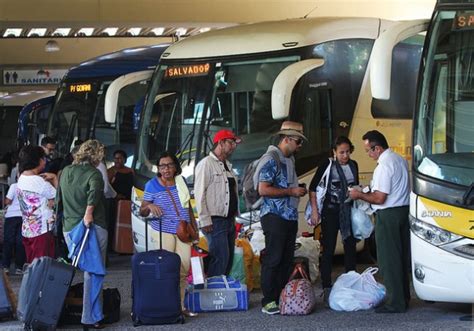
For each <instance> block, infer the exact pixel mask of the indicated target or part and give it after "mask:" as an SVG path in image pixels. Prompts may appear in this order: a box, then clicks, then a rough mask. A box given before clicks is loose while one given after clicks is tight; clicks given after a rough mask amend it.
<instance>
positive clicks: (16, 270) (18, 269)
mask: <svg viewBox="0 0 474 331" xmlns="http://www.w3.org/2000/svg"><path fill="white" fill-rule="evenodd" d="M15 274H17V275H23V270H21V269H20V268H17V269H15Z"/></svg>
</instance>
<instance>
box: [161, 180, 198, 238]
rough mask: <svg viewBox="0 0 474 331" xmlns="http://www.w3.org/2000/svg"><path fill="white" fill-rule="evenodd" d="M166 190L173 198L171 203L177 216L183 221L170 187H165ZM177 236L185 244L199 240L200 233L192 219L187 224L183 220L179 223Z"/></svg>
mask: <svg viewBox="0 0 474 331" xmlns="http://www.w3.org/2000/svg"><path fill="white" fill-rule="evenodd" d="M165 189H166V192H167V193H168V195H169V196H170V198H171V202H172V203H173V206H174V210H175V211H176V215H177V216H178V218H180V219H181V215H180V214H179V209H178V206H177V205H176V201H174V197H173V194H171V191H170V189H169V188H168V186H166V185H165ZM190 206H191V205H190ZM176 235H177V236H178V239H179V240H181V241H182V242H184V243H189V242H193V241H194V240H198V239H199V232H198V230H197V226H195V224H194V222H193V220H192V219H190V221H189V222H186V221H185V220H183V219H181V220H180V221H179V224H178V228H177V229H176Z"/></svg>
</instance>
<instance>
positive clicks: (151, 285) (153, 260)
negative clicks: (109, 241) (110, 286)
mask: <svg viewBox="0 0 474 331" xmlns="http://www.w3.org/2000/svg"><path fill="white" fill-rule="evenodd" d="M161 242H162V237H161V219H160V249H159V250H153V251H148V219H145V247H146V251H145V252H143V253H136V254H135V255H133V256H132V321H133V325H134V326H138V325H156V324H172V323H184V316H183V314H182V311H181V296H180V290H179V286H180V285H179V273H180V269H181V258H180V257H179V255H178V254H176V253H173V252H168V251H166V250H164V249H163V246H162V243H161Z"/></svg>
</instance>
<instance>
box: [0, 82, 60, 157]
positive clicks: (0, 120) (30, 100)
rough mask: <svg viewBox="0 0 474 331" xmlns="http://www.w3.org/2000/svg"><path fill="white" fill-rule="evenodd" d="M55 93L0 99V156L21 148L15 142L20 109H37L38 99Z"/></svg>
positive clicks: (47, 92)
mask: <svg viewBox="0 0 474 331" xmlns="http://www.w3.org/2000/svg"><path fill="white" fill-rule="evenodd" d="M54 94H55V91H53V90H50V91H48V90H45V91H25V92H16V93H11V94H7V95H5V96H3V97H0V155H4V154H6V153H11V152H13V151H15V150H16V149H17V147H21V146H19V145H18V142H17V137H18V136H17V134H18V130H19V123H18V118H19V116H20V112H21V111H22V109H24V108H26V107H38V102H39V100H40V99H43V98H46V97H51V96H54Z"/></svg>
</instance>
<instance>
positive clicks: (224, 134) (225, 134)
mask: <svg viewBox="0 0 474 331" xmlns="http://www.w3.org/2000/svg"><path fill="white" fill-rule="evenodd" d="M222 139H233V140H235V142H236V143H237V144H240V142H241V141H242V139H240V138H239V137H237V136H236V135H235V134H234V133H233V132H232V131H230V130H219V131H217V132H216V134H215V135H214V139H212V142H213V143H214V144H217V143H218V142H219V141H221V140H222Z"/></svg>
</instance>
